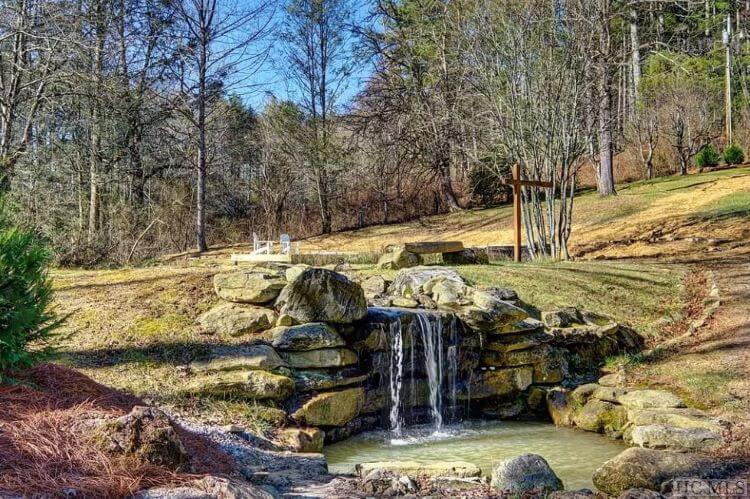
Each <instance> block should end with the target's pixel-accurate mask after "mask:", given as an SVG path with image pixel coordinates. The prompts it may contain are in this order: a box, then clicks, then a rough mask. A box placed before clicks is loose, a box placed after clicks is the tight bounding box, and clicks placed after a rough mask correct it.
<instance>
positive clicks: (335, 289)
mask: <svg viewBox="0 0 750 499" xmlns="http://www.w3.org/2000/svg"><path fill="white" fill-rule="evenodd" d="M276 306H277V308H278V309H279V312H280V313H282V314H286V315H289V316H291V317H292V318H294V320H295V321H297V322H298V323H301V324H304V323H307V322H331V323H337V324H348V323H351V322H354V321H356V320H358V319H361V318H363V317H364V316H365V315H366V314H367V302H366V300H365V295H364V292H363V291H362V288H361V287H360V286H359V285H358V284H356V283H354V282H352V281H350V280H349V279H348V278H346V276H344V275H342V274H339V273H337V272H333V271H331V270H326V269H318V268H309V269H306V270H305V271H304V272H302V273H301V274H300V275H299V276H298V277H297V278H296V279H295V280H294V281H292V282H291V283H289V284H288V285H287V286H286V287H285V288H284V289H283V290H282V291H281V294H280V295H279V298H278V300H277V301H276Z"/></svg>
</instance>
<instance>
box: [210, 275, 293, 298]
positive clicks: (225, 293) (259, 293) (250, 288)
mask: <svg viewBox="0 0 750 499" xmlns="http://www.w3.org/2000/svg"><path fill="white" fill-rule="evenodd" d="M285 285H286V280H285V279H284V278H282V277H279V276H274V275H271V274H265V273H262V272H253V271H246V270H243V271H238V272H230V273H226V274H216V275H215V276H214V290H215V291H216V294H217V295H219V298H222V299H224V300H227V301H231V302H237V303H268V302H270V301H272V300H274V299H276V297H277V296H279V293H280V292H281V290H282V288H283V287H284V286H285Z"/></svg>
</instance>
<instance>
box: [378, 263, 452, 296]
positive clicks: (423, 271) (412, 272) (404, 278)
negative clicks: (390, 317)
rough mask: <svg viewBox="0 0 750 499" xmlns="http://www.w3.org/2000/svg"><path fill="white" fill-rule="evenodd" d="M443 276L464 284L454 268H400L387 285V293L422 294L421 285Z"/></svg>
mask: <svg viewBox="0 0 750 499" xmlns="http://www.w3.org/2000/svg"><path fill="white" fill-rule="evenodd" d="M438 277H443V278H447V279H450V280H454V281H457V282H458V283H460V284H465V283H464V280H463V279H462V278H461V276H460V275H458V272H456V271H455V270H454V269H450V268H445V267H413V268H410V269H404V270H401V271H400V272H399V273H398V274H396V277H395V278H394V279H393V282H392V283H391V284H390V285H389V286H388V294H389V295H391V296H393V297H396V296H400V297H403V298H412V297H414V296H415V295H418V294H423V293H424V290H423V289H422V286H424V285H425V284H427V283H428V282H429V281H431V280H433V279H435V278H438Z"/></svg>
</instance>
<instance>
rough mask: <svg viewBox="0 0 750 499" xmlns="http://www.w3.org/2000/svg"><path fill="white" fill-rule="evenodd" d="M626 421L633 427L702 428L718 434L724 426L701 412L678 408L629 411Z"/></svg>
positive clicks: (719, 421)
mask: <svg viewBox="0 0 750 499" xmlns="http://www.w3.org/2000/svg"><path fill="white" fill-rule="evenodd" d="M628 421H630V422H631V423H632V424H633V425H635V426H648V425H666V426H675V427H677V428H685V429H690V428H702V429H704V430H709V431H712V432H715V433H718V434H721V433H722V432H723V430H724V424H725V423H724V422H722V421H721V420H718V419H714V418H712V417H710V416H709V415H708V414H706V413H704V412H703V411H700V410H697V409H679V408H667V409H664V408H661V409H630V410H628Z"/></svg>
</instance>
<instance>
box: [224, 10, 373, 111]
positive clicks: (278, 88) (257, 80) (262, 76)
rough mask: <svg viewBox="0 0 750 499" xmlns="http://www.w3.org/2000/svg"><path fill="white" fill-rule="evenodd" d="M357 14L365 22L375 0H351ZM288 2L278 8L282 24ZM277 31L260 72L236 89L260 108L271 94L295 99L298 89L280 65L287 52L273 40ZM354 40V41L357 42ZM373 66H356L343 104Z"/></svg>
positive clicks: (256, 108) (255, 106) (255, 107)
mask: <svg viewBox="0 0 750 499" xmlns="http://www.w3.org/2000/svg"><path fill="white" fill-rule="evenodd" d="M246 1H247V2H253V1H254V0H240V2H246ZM351 2H352V6H353V11H354V17H355V20H356V21H357V22H361V21H363V20H364V18H365V17H366V16H367V14H368V11H369V8H370V5H371V1H370V0H365V1H357V0H351ZM284 3H285V1H284V0H280V1H279V4H278V7H277V8H276V12H275V17H274V22H275V23H276V24H277V25H279V24H280V23H281V22H282V21H283V13H284V12H283V5H284ZM275 35H276V33H269V38H268V41H269V43H271V48H270V53H269V57H268V59H267V60H266V61H265V63H264V64H263V66H262V67H261V68H260V70H259V71H256V72H255V73H254V74H252V75H250V76H249V77H248V78H247V82H248V83H246V84H243V83H240V84H238V85H237V86H236V87H235V88H233V89H232V93H236V94H239V95H240V97H241V98H242V100H243V101H244V102H245V103H246V104H249V105H250V106H252V107H253V108H254V109H255V110H256V111H260V110H261V109H262V107H263V103H264V102H265V100H266V99H267V98H268V95H269V93H272V94H274V95H275V96H276V97H278V98H280V99H287V98H288V99H292V100H295V88H294V86H293V82H289V81H287V80H286V79H285V77H284V74H283V71H279V70H278V67H279V65H280V64H281V65H283V64H284V61H283V54H282V52H281V50H280V49H279V48H278V44H277V43H272V40H273V37H274V36H275ZM353 43H354V40H350V44H353ZM371 69H372V68H371V66H370V64H369V63H364V64H359V65H356V66H355V68H354V71H353V74H352V76H351V78H350V81H349V84H348V85H347V87H346V88H345V89H344V91H343V93H342V95H341V99H340V104H342V105H346V104H347V103H348V102H350V101H351V99H352V97H354V95H356V93H357V92H358V91H359V90H360V89H361V88H362V87H363V85H364V83H365V82H366V80H367V78H368V76H369V75H370V72H371Z"/></svg>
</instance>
